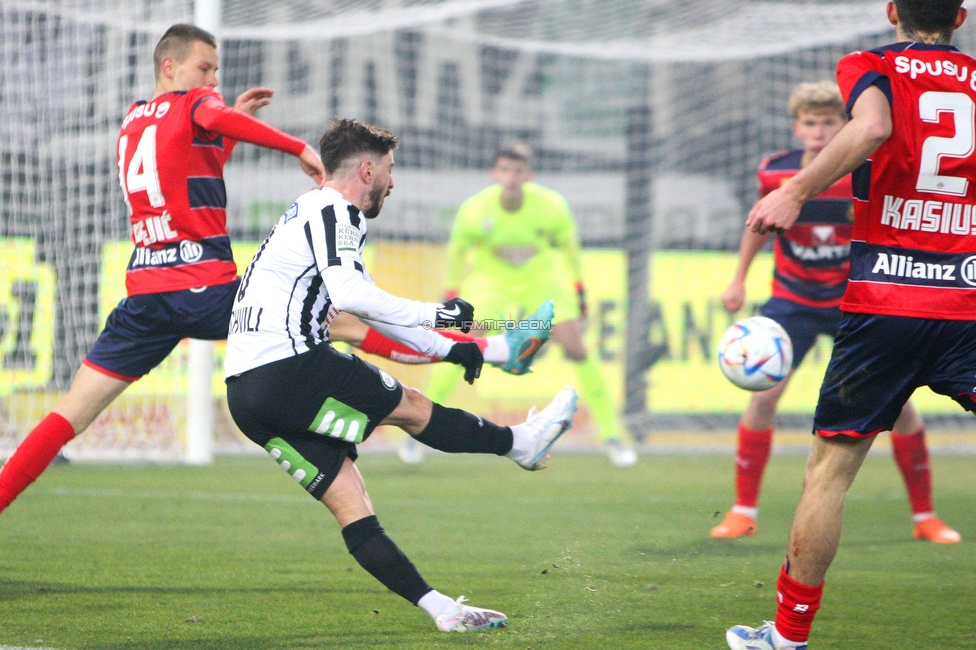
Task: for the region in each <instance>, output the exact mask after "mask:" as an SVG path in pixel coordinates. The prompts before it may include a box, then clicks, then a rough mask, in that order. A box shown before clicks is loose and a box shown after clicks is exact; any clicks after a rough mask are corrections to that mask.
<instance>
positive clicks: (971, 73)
mask: <svg viewBox="0 0 976 650" xmlns="http://www.w3.org/2000/svg"><path fill="white" fill-rule="evenodd" d="M837 82H838V84H839V85H840V89H841V93H842V94H843V96H844V101H845V102H846V104H847V109H848V110H849V111H850V110H851V109H852V107H853V106H854V104H855V102H857V99H858V97H860V96H861V93H862V92H864V91H865V90H866V89H867V88H869V87H871V86H875V87H877V88H878V89H879V90H881V91H882V92H883V93H884V94H885V96H886V97H887V98H888V101H889V103H890V105H891V121H892V131H891V135H890V136H889V137H888V139H887V140H886V141H885V142H884V143H882V144H881V146H879V147H878V149H877V150H876V151H875V152H874V153H873V154H872V156H871V158H870V159H869V160H868V161H867V162H865V163H864V165H862V166H861V167H859V168H858V169H857V170H855V172H854V174H853V179H854V182H853V187H854V214H855V218H854V233H853V238H852V242H851V279H850V283H849V284H848V288H847V293H846V294H845V295H844V301H843V302H842V303H841V309H843V310H845V311H851V312H859V313H867V314H886V315H892V316H908V317H915V318H932V319H940V320H973V319H976V183H974V182H973V180H974V179H976V156H974V152H976V59H974V58H973V57H971V56H969V55H967V54H963V53H962V52H960V51H959V50H957V49H956V48H955V47H953V46H950V45H926V44H922V43H895V44H893V45H887V46H884V47H881V48H878V49H876V50H871V51H868V52H854V53H852V54H848V55H847V56H845V57H844V58H843V59H841V61H840V63H839V64H838V66H837Z"/></svg>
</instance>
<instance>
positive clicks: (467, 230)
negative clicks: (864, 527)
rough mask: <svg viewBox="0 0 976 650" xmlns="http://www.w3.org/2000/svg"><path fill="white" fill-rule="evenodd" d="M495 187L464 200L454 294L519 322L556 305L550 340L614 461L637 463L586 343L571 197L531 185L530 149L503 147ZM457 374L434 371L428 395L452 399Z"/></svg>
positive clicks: (484, 314) (450, 283)
mask: <svg viewBox="0 0 976 650" xmlns="http://www.w3.org/2000/svg"><path fill="white" fill-rule="evenodd" d="M492 180H494V181H495V184H494V185H492V186H490V187H488V188H486V189H484V190H482V191H481V192H478V193H477V194H475V195H474V196H472V197H471V198H469V199H468V200H467V201H465V202H464V203H463V204H462V205H461V208H460V210H459V211H458V215H457V219H456V220H455V223H454V227H453V229H452V231H451V239H450V242H449V244H448V247H447V269H448V271H447V274H448V275H447V291H448V294H449V295H457V294H458V293H459V292H460V293H462V294H463V295H464V296H465V299H466V300H469V301H470V302H471V303H472V304H473V305H474V306H475V308H476V309H477V313H478V314H479V316H480V317H481V318H483V319H499V320H517V319H518V318H520V317H524V315H525V314H528V313H531V312H532V310H533V309H535V308H536V307H537V306H538V305H539V304H541V303H543V302H545V301H546V300H551V301H552V302H553V307H554V314H555V316H554V318H553V327H552V331H551V335H550V338H551V339H552V340H554V341H555V342H557V343H558V344H559V345H560V346H561V347H562V348H563V350H564V351H565V354H566V357H567V358H568V359H569V360H570V361H572V362H573V364H574V365H575V366H576V369H577V372H578V374H579V386H580V396H581V397H582V399H583V401H584V403H586V404H587V405H588V407H589V409H590V412H591V413H592V414H593V418H594V420H595V422H596V424H597V426H598V428H599V434H600V439H601V441H602V443H603V445H604V447H605V450H606V453H607V455H608V456H609V458H610V460H611V462H613V463H614V464H615V465H617V466H618V467H630V466H631V465H633V464H634V463H635V462H636V461H637V456H636V454H635V453H634V451H633V449H632V448H631V447H630V446H629V444H627V443H625V442H624V436H623V432H622V430H621V427H620V424H619V422H618V421H617V414H616V409H615V407H614V405H613V401H612V400H611V398H610V395H609V393H608V391H607V388H606V385H605V382H604V380H603V377H602V375H601V372H600V365H599V361H598V360H597V359H596V358H595V357H594V356H591V355H590V354H588V352H587V349H586V346H585V344H584V343H583V332H584V329H585V320H584V319H585V316H586V302H585V299H584V296H585V294H584V291H583V277H582V267H581V264H580V247H579V239H578V236H577V232H576V222H575V221H574V219H573V216H572V213H571V211H570V209H569V204H568V203H567V202H566V200H565V199H564V198H563V197H562V196H561V195H560V194H559V193H557V192H555V191H554V190H551V189H548V188H546V187H543V186H542V185H539V184H538V183H534V182H532V169H531V165H530V156H529V151H528V149H527V148H526V147H525V146H523V145H513V146H508V147H504V148H502V149H501V150H499V152H498V153H497V154H496V156H495V165H494V168H493V169H492ZM458 377H459V376H458V374H457V373H456V372H454V371H453V369H451V368H446V367H445V368H439V367H438V368H434V369H433V371H432V375H431V383H430V385H429V386H428V389H427V390H428V392H429V393H432V394H433V395H436V396H437V397H439V398H440V399H441V400H445V399H447V398H448V397H449V395H450V393H451V391H452V390H453V389H454V387H455V385H456V384H457V380H458Z"/></svg>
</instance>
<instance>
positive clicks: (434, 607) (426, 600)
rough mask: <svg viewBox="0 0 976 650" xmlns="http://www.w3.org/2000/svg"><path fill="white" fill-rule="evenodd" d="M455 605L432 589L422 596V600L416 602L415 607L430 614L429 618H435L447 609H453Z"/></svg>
mask: <svg viewBox="0 0 976 650" xmlns="http://www.w3.org/2000/svg"><path fill="white" fill-rule="evenodd" d="M456 605H457V603H455V602H454V601H453V600H451V599H450V598H448V597H447V596H445V595H444V594H442V593H441V592H439V591H437V590H436V589H434V590H433V591H428V592H427V593H426V594H424V596H423V598H421V599H420V600H418V601H417V607H419V608H420V609H422V610H424V611H425V612H427V613H428V614H430V617H431V618H437V617H438V616H440V615H441V614H442V613H443V612H445V611H447V608H448V607H455V606H456Z"/></svg>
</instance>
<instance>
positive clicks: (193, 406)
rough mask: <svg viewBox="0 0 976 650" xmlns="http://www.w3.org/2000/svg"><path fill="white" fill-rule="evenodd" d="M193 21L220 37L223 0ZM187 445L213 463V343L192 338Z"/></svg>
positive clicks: (204, 2)
mask: <svg viewBox="0 0 976 650" xmlns="http://www.w3.org/2000/svg"><path fill="white" fill-rule="evenodd" d="M193 22H194V24H195V25H196V26H197V27H200V28H202V29H205V30H207V31H208V32H210V33H211V34H213V35H214V36H215V37H216V38H217V39H218V42H219V40H220V0H196V2H195V3H194V13H193ZM187 357H188V358H187V382H186V385H187V395H186V447H185V451H184V461H185V462H186V463H187V464H188V465H209V464H210V463H212V462H213V438H214V394H213V379H212V378H213V373H214V344H213V341H200V340H191V341H190V344H189V349H188V352H187Z"/></svg>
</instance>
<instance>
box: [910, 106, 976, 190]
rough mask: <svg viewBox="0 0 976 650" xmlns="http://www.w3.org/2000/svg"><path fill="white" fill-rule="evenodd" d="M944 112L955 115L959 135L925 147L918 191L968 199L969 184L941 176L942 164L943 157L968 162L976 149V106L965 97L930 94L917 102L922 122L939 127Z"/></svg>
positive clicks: (932, 141) (932, 140)
mask: <svg viewBox="0 0 976 650" xmlns="http://www.w3.org/2000/svg"><path fill="white" fill-rule="evenodd" d="M943 112H949V113H952V121H953V124H954V125H955V130H956V134H955V135H954V136H952V137H951V138H943V137H939V136H934V135H933V136H929V137H927V138H925V142H924V143H923V144H922V159H921V162H920V163H919V168H918V180H917V181H916V182H915V189H916V190H918V191H919V192H935V193H936V194H950V195H952V196H966V192H967V190H968V189H969V180H968V179H966V178H965V177H962V176H941V175H940V174H939V163H940V162H941V160H942V158H943V156H945V157H949V158H968V157H969V156H971V155H972V153H973V150H974V148H976V146H974V145H976V132H974V122H973V120H974V118H976V103H974V102H973V100H972V98H971V97H970V96H969V95H966V94H964V93H940V92H935V91H929V92H926V93H922V95H921V96H920V97H919V98H918V114H919V117H920V118H922V121H923V122H935V123H938V121H939V118H940V116H941V114H942V113H943Z"/></svg>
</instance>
